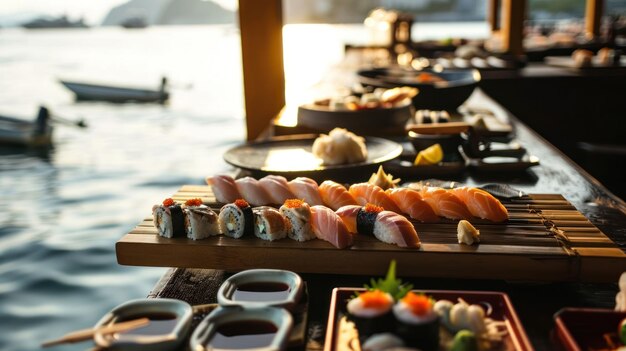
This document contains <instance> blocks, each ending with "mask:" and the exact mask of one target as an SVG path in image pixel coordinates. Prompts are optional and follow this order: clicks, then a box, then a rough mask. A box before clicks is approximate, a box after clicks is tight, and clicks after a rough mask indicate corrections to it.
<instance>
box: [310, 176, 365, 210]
mask: <svg viewBox="0 0 626 351" xmlns="http://www.w3.org/2000/svg"><path fill="white" fill-rule="evenodd" d="M319 193H320V195H321V197H322V201H323V202H324V204H325V205H326V206H328V207H330V208H332V209H333V210H335V211H337V210H338V209H339V208H340V207H343V206H348V205H358V203H357V202H356V199H355V198H354V196H352V195H351V194H350V192H349V191H348V189H346V187H345V186H343V185H341V184H339V183H337V182H333V181H332V180H325V181H324V182H322V184H320V187H319Z"/></svg>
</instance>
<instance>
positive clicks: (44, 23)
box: [22, 16, 89, 29]
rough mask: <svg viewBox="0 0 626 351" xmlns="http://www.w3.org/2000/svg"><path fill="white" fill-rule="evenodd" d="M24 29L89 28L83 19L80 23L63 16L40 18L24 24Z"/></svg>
mask: <svg viewBox="0 0 626 351" xmlns="http://www.w3.org/2000/svg"><path fill="white" fill-rule="evenodd" d="M22 27H24V28H28V29H43V28H88V27H89V26H87V25H86V24H85V22H83V19H82V18H81V19H79V20H78V21H70V20H69V19H68V18H67V16H61V17H57V18H45V17H40V18H37V19H34V20H32V21H30V22H26V23H24V24H22Z"/></svg>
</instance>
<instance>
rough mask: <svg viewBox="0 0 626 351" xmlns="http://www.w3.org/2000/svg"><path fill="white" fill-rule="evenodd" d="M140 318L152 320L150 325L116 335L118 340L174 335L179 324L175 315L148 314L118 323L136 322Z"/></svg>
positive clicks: (121, 320)
mask: <svg viewBox="0 0 626 351" xmlns="http://www.w3.org/2000/svg"><path fill="white" fill-rule="evenodd" d="M139 318H148V319H150V324H148V325H145V326H143V327H139V328H135V329H131V330H127V331H123V332H119V333H116V334H115V338H116V339H117V340H130V339H132V338H134V337H138V336H157V335H168V334H170V333H172V331H173V330H174V328H175V327H176V324H177V323H178V317H177V316H176V315H175V314H173V313H148V314H145V315H137V316H132V317H130V318H124V319H120V320H118V321H116V323H120V322H125V321H130V320H135V319H139Z"/></svg>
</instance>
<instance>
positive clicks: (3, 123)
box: [0, 106, 52, 145]
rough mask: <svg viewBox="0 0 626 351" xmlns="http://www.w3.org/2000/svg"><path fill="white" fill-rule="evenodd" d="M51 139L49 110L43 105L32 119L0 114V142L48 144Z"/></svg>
mask: <svg viewBox="0 0 626 351" xmlns="http://www.w3.org/2000/svg"><path fill="white" fill-rule="evenodd" d="M51 141H52V126H51V125H50V112H49V111H48V109H47V108H45V107H43V106H41V107H40V108H39V113H38V114H37V118H36V119H35V120H34V121H27V120H23V119H19V118H13V117H6V116H0V144H12V145H48V144H50V143H51Z"/></svg>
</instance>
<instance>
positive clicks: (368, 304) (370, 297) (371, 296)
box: [359, 290, 390, 309]
mask: <svg viewBox="0 0 626 351" xmlns="http://www.w3.org/2000/svg"><path fill="white" fill-rule="evenodd" d="M359 298H360V299H361V300H362V301H363V307H365V308H376V309H382V308H385V307H387V306H389V303H390V301H389V296H387V294H385V293H384V292H382V291H380V290H372V291H367V292H364V293H362V294H361V295H359Z"/></svg>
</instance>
